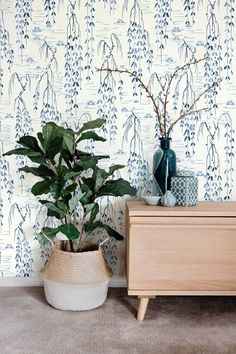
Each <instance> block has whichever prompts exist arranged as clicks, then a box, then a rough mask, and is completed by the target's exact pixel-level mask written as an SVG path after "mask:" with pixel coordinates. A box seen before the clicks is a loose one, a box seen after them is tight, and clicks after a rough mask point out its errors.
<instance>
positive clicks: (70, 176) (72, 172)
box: [64, 171, 81, 181]
mask: <svg viewBox="0 0 236 354" xmlns="http://www.w3.org/2000/svg"><path fill="white" fill-rule="evenodd" d="M80 174H81V172H74V171H71V172H68V173H66V174H65V176H64V180H65V181H67V180H68V179H71V178H75V177H78V176H79V175H80Z"/></svg>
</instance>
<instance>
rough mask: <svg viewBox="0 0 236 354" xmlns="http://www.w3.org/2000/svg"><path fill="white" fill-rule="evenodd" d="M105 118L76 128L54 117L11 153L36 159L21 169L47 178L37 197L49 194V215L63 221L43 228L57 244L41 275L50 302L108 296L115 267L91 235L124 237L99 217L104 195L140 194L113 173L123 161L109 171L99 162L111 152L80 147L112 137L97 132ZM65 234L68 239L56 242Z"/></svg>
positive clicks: (77, 302)
mask: <svg viewBox="0 0 236 354" xmlns="http://www.w3.org/2000/svg"><path fill="white" fill-rule="evenodd" d="M104 123H105V120H104V119H96V120H93V121H89V122H87V123H84V124H83V126H82V127H81V129H80V130H79V131H77V132H76V131H73V130H72V129H66V128H64V127H62V126H58V125H57V124H55V123H54V122H49V123H46V124H45V125H44V126H43V128H42V132H39V133H37V137H34V136H23V137H21V138H20V140H19V141H18V142H17V143H18V144H19V145H20V146H21V147H18V148H16V149H14V150H11V151H9V152H7V153H5V155H12V154H14V155H23V156H27V157H28V158H29V159H30V160H31V161H32V162H33V163H34V164H35V165H34V166H32V167H30V166H25V167H23V168H21V169H20V170H21V171H24V172H26V173H31V174H33V175H35V176H38V177H39V178H40V179H41V180H40V181H38V182H36V183H35V184H34V185H33V186H32V189H31V192H32V193H33V195H35V196H39V195H43V194H45V195H46V197H45V198H43V199H40V200H39V202H40V203H41V204H42V205H43V207H46V208H47V216H48V217H53V218H56V219H57V221H58V223H57V224H58V226H57V227H48V226H47V227H43V228H42V229H41V232H40V234H39V235H38V240H39V242H41V243H47V242H50V243H52V244H53V252H52V255H51V257H50V259H49V262H48V264H47V265H46V267H45V268H44V269H43V270H42V272H41V274H42V278H43V280H44V289H45V295H46V298H47V300H48V302H49V303H50V304H51V305H52V306H54V307H56V308H59V309H63V310H64V309H68V310H86V309H91V308H95V307H97V306H99V305H101V304H102V303H103V302H104V301H105V299H106V296H107V289H108V283H109V279H110V277H111V270H110V269H109V268H108V267H107V266H106V263H105V261H104V259H103V256H102V253H101V247H100V246H98V245H97V244H93V243H90V242H89V240H88V238H89V236H90V235H91V234H92V232H93V231H94V230H95V229H96V228H103V229H104V230H105V231H106V232H107V234H108V235H109V236H111V237H114V238H115V239H117V240H122V239H123V236H122V235H120V234H119V233H118V232H117V231H116V230H114V229H112V228H111V227H110V226H109V225H106V224H104V223H103V222H102V221H101V220H98V214H99V209H100V206H99V203H98V200H99V198H101V197H103V196H113V197H118V196H124V195H131V196H135V194H136V190H135V188H133V187H131V186H130V184H129V182H128V181H126V180H124V179H123V178H118V179H114V178H113V177H112V176H113V174H114V172H115V171H117V170H119V169H121V168H123V167H124V166H123V165H112V166H110V167H109V170H108V171H106V170H105V169H102V168H101V167H99V161H100V160H101V159H107V158H109V156H108V155H96V154H92V153H88V152H86V151H84V150H80V149H79V145H81V144H83V142H84V141H85V140H88V139H91V140H93V141H101V142H103V141H105V140H106V139H104V138H103V137H101V136H99V135H98V134H97V133H95V132H94V129H95V128H100V127H101V126H102V125H103V124H104ZM59 234H60V235H63V236H64V237H65V238H66V240H64V241H57V242H55V240H56V236H57V235H59Z"/></svg>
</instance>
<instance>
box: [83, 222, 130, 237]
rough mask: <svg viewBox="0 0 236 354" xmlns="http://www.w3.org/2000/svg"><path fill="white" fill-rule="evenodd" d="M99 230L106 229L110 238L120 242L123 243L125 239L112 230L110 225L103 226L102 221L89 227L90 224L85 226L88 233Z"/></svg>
mask: <svg viewBox="0 0 236 354" xmlns="http://www.w3.org/2000/svg"><path fill="white" fill-rule="evenodd" d="M97 228H101V229H105V230H106V232H107V233H108V235H109V236H111V237H113V238H115V239H116V240H118V241H122V240H123V239H124V237H123V236H122V235H121V234H120V233H119V232H117V231H116V230H114V229H112V228H111V227H110V226H109V225H106V224H103V222H101V221H95V222H94V223H93V224H92V225H90V226H89V223H86V224H85V230H86V232H88V233H91V232H92V231H94V230H95V229H97Z"/></svg>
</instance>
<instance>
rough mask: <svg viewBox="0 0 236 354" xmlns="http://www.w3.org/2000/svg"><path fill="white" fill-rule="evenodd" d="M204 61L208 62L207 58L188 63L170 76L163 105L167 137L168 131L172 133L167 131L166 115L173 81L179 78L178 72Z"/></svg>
mask: <svg viewBox="0 0 236 354" xmlns="http://www.w3.org/2000/svg"><path fill="white" fill-rule="evenodd" d="M203 60H206V58H201V59H196V60H194V61H192V62H189V63H186V64H185V65H183V66H181V67H179V68H177V69H176V70H175V71H174V72H173V74H172V75H171V76H170V79H169V82H168V85H167V88H166V92H165V94H164V96H165V100H164V104H163V108H164V113H163V116H164V131H165V135H168V134H169V133H168V131H170V129H168V131H167V129H166V114H167V104H168V97H169V94H170V87H171V84H172V82H173V80H174V79H175V77H176V76H177V74H178V72H179V71H184V70H187V69H188V68H189V67H190V66H191V65H194V64H198V63H200V62H201V61H203Z"/></svg>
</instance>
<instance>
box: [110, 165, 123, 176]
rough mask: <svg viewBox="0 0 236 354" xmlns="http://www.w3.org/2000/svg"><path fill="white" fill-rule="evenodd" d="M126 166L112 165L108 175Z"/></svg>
mask: <svg viewBox="0 0 236 354" xmlns="http://www.w3.org/2000/svg"><path fill="white" fill-rule="evenodd" d="M124 167H126V166H125V165H112V166H110V167H109V172H108V176H107V177H109V176H112V175H113V173H114V172H115V171H117V170H120V169H121V168H124Z"/></svg>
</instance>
